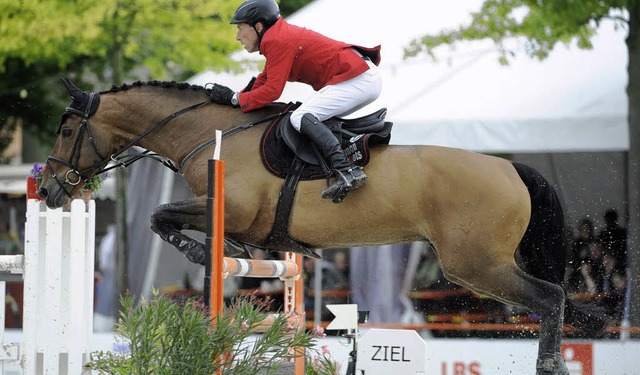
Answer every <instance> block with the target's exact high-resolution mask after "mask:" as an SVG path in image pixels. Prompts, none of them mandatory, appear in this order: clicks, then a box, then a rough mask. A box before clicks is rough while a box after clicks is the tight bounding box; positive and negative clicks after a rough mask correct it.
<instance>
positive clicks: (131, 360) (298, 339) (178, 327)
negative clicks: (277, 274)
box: [87, 293, 335, 375]
mask: <svg viewBox="0 0 640 375" xmlns="http://www.w3.org/2000/svg"><path fill="white" fill-rule="evenodd" d="M121 303H122V306H123V309H122V312H121V313H120V321H119V322H118V324H117V327H116V333H117V334H118V335H119V337H121V342H120V343H119V344H118V345H117V347H116V348H114V350H113V351H106V352H105V351H100V352H94V353H92V354H91V361H90V363H89V364H88V365H87V367H88V368H91V369H93V370H95V371H97V373H100V374H130V375H142V374H158V375H162V374H166V375H174V374H175V375H182V374H194V375H197V374H207V375H209V374H213V373H215V372H216V371H217V370H219V369H222V373H223V374H225V375H231V374H243V375H245V374H256V373H257V372H258V371H260V370H266V369H269V370H270V371H271V370H275V369H277V368H278V367H280V366H282V364H283V361H287V360H288V359H291V358H293V357H294V356H295V355H296V354H295V352H294V351H293V350H292V349H291V348H293V347H299V348H306V350H307V352H310V351H312V349H311V348H312V346H313V345H314V343H315V337H316V336H315V334H314V333H311V334H308V333H306V332H305V331H304V330H303V331H298V330H297V329H294V327H290V326H288V323H287V317H286V316H285V315H283V314H280V315H278V316H277V317H276V318H275V320H274V322H273V324H271V325H270V326H269V327H268V328H267V330H266V331H265V332H263V333H262V334H261V335H255V334H253V333H252V331H254V330H255V328H256V327H258V326H259V325H260V322H261V321H262V320H264V318H265V317H266V316H267V313H266V312H265V310H264V307H265V306H264V305H261V304H259V303H257V300H256V299H255V298H250V299H239V300H237V301H236V302H235V303H234V304H233V305H232V306H231V307H228V308H225V309H223V311H222V313H221V314H220V315H219V316H218V317H217V318H216V319H215V322H214V323H215V324H214V327H215V328H214V329H212V325H211V320H210V318H209V313H208V311H206V309H205V308H204V307H203V306H202V305H201V304H200V303H199V302H196V301H195V300H189V301H187V302H186V303H184V304H181V303H178V302H174V301H171V300H169V299H168V298H165V297H158V296H157V293H156V298H155V299H153V300H152V301H143V302H142V303H141V304H140V305H138V306H136V305H135V301H134V298H133V297H124V298H122V301H121ZM252 335H255V336H257V339H256V340H255V342H254V343H253V344H251V343H248V341H247V339H248V338H249V336H252ZM231 354H232V355H231ZM326 354H327V353H324V354H323V359H324V361H326V362H330V358H329V357H328V356H327V355H326ZM327 366H329V367H327ZM330 366H333V367H330ZM323 368H324V369H327V370H326V371H322V372H315V373H317V374H323V375H330V374H333V373H335V371H333V372H329V371H330V369H335V364H332V363H327V364H325V367H323Z"/></svg>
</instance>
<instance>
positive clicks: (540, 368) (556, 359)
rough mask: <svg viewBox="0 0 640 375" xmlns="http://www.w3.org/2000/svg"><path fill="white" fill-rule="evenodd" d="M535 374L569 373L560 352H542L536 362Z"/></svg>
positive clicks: (563, 374) (553, 374)
mask: <svg viewBox="0 0 640 375" xmlns="http://www.w3.org/2000/svg"><path fill="white" fill-rule="evenodd" d="M536 375H569V369H568V368H567V365H566V364H565V363H564V359H563V358H562V355H561V354H560V353H555V354H551V353H542V354H541V355H540V356H539V357H538V361H537V363H536Z"/></svg>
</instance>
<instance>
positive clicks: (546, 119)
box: [190, 0, 629, 153]
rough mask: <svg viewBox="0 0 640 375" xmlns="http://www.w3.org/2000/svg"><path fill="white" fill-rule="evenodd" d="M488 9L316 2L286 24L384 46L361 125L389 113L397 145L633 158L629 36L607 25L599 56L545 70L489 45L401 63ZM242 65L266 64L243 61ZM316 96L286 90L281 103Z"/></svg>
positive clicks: (226, 78)
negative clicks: (429, 39)
mask: <svg viewBox="0 0 640 375" xmlns="http://www.w3.org/2000/svg"><path fill="white" fill-rule="evenodd" d="M481 4H482V1H481V0H458V1H455V2H446V1H434V0H428V1H423V2H420V4H419V6H418V5H416V2H415V1H413V0H397V1H394V2H393V3H389V2H382V1H380V0H350V1H339V0H316V1H315V2H313V3H312V4H310V5H308V6H307V7H305V8H303V9H302V10H300V11H299V12H297V13H295V14H294V15H292V16H291V17H289V18H288V21H289V22H290V23H293V24H297V25H300V26H304V27H308V28H310V29H313V30H316V31H319V32H321V33H324V34H326V35H328V36H330V37H333V38H335V39H339V40H343V41H345V42H349V43H356V44H362V45H367V46H373V45H376V44H381V45H382V63H381V65H380V68H381V70H382V72H383V75H384V81H383V92H382V94H381V96H380V98H379V99H378V100H377V101H376V102H374V103H372V104H371V105H369V106H367V107H366V108H364V109H362V110H360V111H359V112H357V113H356V114H354V115H353V116H356V115H359V114H364V113H366V112H372V111H374V110H376V109H378V108H381V107H386V108H388V110H389V112H388V115H387V119H388V120H389V121H392V122H394V124H395V125H394V130H393V133H392V139H391V143H392V144H435V145H442V146H449V147H458V148H464V149H469V150H474V151H481V152H494V153H503V152H520V153H522V152H570V151H622V150H627V149H628V144H629V141H628V130H627V96H626V91H625V88H626V84H627V72H626V66H627V50H626V46H625V42H624V38H625V37H626V30H615V29H614V27H613V25H612V24H610V23H607V22H603V23H602V26H601V27H600V29H599V32H598V35H597V36H596V37H595V38H594V39H593V44H594V48H593V50H580V49H578V48H577V47H575V46H572V47H570V48H567V47H565V46H562V45H561V46H557V47H556V49H555V50H554V51H553V52H552V53H551V55H550V57H549V58H548V59H546V60H544V61H542V62H539V61H537V60H532V59H530V58H529V57H527V56H525V55H524V53H523V52H522V46H521V44H522V43H519V41H514V42H513V44H514V45H513V50H514V51H515V52H516V54H515V56H514V57H513V59H512V60H511V63H510V65H508V66H501V65H500V64H499V63H498V57H497V56H498V55H497V52H496V48H495V47H494V46H493V44H492V43H489V42H468V43H463V44H461V45H459V46H458V47H457V48H456V49H455V50H451V49H449V48H448V47H442V48H440V49H439V50H438V54H437V55H438V57H439V62H437V63H434V62H433V61H432V60H431V59H429V58H427V57H424V56H423V57H416V58H410V59H406V60H405V59H403V53H404V48H405V47H406V46H407V45H408V44H409V42H410V40H411V39H413V38H415V37H419V36H421V35H424V34H435V33H437V32H438V31H440V30H443V29H451V28H455V27H456V26H458V25H463V24H466V23H468V22H469V21H470V12H473V11H477V10H479V9H480V5H481ZM235 58H239V59H254V60H255V59H263V57H262V56H259V55H258V54H251V55H250V54H248V53H246V52H242V53H238V54H236V55H235ZM257 73H258V71H257V70H253V71H248V72H246V73H243V74H241V75H233V74H226V73H225V74H222V75H221V74H216V73H213V72H210V71H207V72H203V73H201V74H199V75H197V76H195V77H193V78H192V79H191V80H190V81H191V82H192V83H196V84H202V85H204V84H205V83H209V82H218V83H222V84H226V85H229V86H230V87H231V88H233V89H235V90H239V89H241V88H242V87H244V85H246V83H247V82H248V81H249V79H250V78H251V77H252V76H254V75H256V74H257ZM312 93H313V91H312V90H311V88H309V87H308V86H305V85H301V84H288V85H287V88H286V89H285V93H284V94H283V96H282V97H281V99H280V100H281V101H304V99H305V98H307V97H308V96H309V95H311V94H312Z"/></svg>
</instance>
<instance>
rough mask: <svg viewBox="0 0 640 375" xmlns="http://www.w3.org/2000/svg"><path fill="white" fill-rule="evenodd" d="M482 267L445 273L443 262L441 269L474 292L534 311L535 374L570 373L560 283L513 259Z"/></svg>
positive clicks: (562, 293)
mask: <svg viewBox="0 0 640 375" xmlns="http://www.w3.org/2000/svg"><path fill="white" fill-rule="evenodd" d="M482 267H483V269H484V271H483V272H482V273H478V272H477V269H476V270H475V271H474V272H473V274H474V275H473V276H471V277H456V275H451V274H447V271H446V265H445V264H443V271H444V272H445V274H446V275H447V277H448V278H450V280H451V281H454V282H456V283H459V284H461V285H463V286H465V287H467V288H469V289H471V290H473V291H475V292H478V293H481V294H486V295H489V296H491V297H493V298H495V299H497V300H499V301H501V302H504V303H508V304H513V305H518V306H523V307H526V308H528V309H530V310H531V311H533V312H535V313H537V314H538V315H539V316H540V337H539V347H538V360H537V363H536V368H537V375H567V374H569V371H568V369H567V367H566V365H565V363H564V360H563V359H562V355H561V354H560V340H561V337H562V325H563V318H564V299H565V294H564V290H563V289H562V287H560V286H558V285H556V284H553V283H550V282H547V281H544V280H540V279H537V278H535V277H533V276H530V275H528V274H526V273H525V272H524V271H522V270H521V269H520V268H519V267H518V266H517V265H516V264H515V263H507V264H503V265H483V266H482ZM460 276H461V275H460ZM467 276H468V275H467Z"/></svg>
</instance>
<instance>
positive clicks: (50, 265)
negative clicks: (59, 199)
mask: <svg viewBox="0 0 640 375" xmlns="http://www.w3.org/2000/svg"><path fill="white" fill-rule="evenodd" d="M94 249H95V202H94V201H89V204H88V205H87V206H85V203H84V201H82V200H79V199H76V200H73V201H72V203H71V209H70V210H69V211H68V212H64V211H63V210H62V209H56V210H51V209H48V208H46V207H45V205H44V203H42V202H40V201H37V200H33V199H30V200H29V201H28V203H27V221H26V227H25V246H24V251H25V254H24V256H22V255H1V256H0V280H2V281H0V295H1V296H2V297H1V301H0V302H4V296H5V286H6V285H5V281H7V280H12V279H15V278H16V275H18V276H19V275H21V274H22V277H23V280H24V302H23V335H22V337H23V342H22V345H19V344H15V343H14V344H4V337H3V336H4V309H1V310H2V313H1V319H0V320H1V323H2V325H1V328H2V333H0V339H2V344H3V349H4V351H3V352H0V359H2V360H3V361H4V360H10V361H11V362H13V363H17V364H19V365H20V366H21V367H22V369H23V373H24V374H29V375H32V374H33V375H40V374H48V375H53V374H68V375H70V374H73V375H77V374H80V373H81V372H82V368H83V366H84V365H85V363H86V362H87V361H88V360H89V354H90V345H91V339H92V334H93V288H94ZM2 305H4V303H3V304H2ZM3 368H4V365H2V366H0V374H2V373H3Z"/></svg>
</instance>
